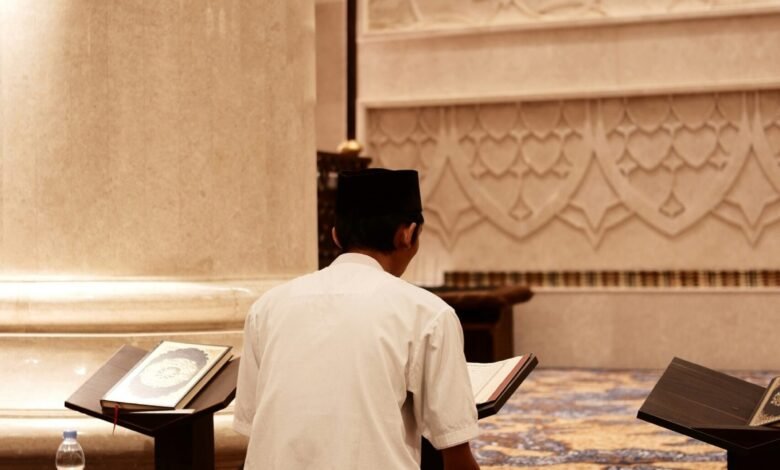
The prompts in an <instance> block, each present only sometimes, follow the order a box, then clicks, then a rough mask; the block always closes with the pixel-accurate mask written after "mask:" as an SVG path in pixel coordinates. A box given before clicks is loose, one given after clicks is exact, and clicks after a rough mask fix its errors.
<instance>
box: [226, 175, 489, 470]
mask: <svg viewBox="0 0 780 470" xmlns="http://www.w3.org/2000/svg"><path fill="white" fill-rule="evenodd" d="M422 224H423V217H422V205H421V202H420V188H419V182H418V177H417V172H416V171H413V170H398V171H391V170H385V169H370V170H366V171H362V172H354V173H343V174H342V175H341V176H340V177H339V186H338V192H337V198H336V226H335V227H334V229H333V231H332V236H333V239H334V241H335V242H336V244H337V245H338V246H339V247H340V248H341V249H342V250H343V251H344V254H342V255H341V256H339V257H338V258H337V259H336V260H335V261H334V262H333V263H332V264H331V265H330V266H328V267H327V268H325V269H322V270H320V271H318V272H315V273H312V274H308V275H305V276H302V277H299V278H297V279H294V280H292V281H290V282H288V283H285V284H283V285H280V286H278V287H276V288H274V289H272V290H270V291H269V292H267V293H266V294H265V295H263V296H262V297H261V298H260V299H259V300H258V301H257V302H255V304H254V305H253V306H252V308H251V310H250V312H249V315H248V316H247V319H246V324H245V330H244V353H243V356H242V358H241V366H240V368H239V376H238V391H237V394H236V404H235V419H234V423H233V426H234V428H235V429H236V430H237V431H238V432H240V433H242V434H246V435H248V436H249V438H250V439H249V448H248V451H247V459H246V463H245V467H246V468H247V469H250V470H254V469H263V470H267V469H280V470H303V469H317V470H320V469H339V470H346V469H360V470H364V469H393V470H396V469H414V468H418V469H419V467H420V438H421V436H424V437H426V438H427V439H428V440H429V441H430V442H431V443H432V444H433V446H434V447H436V448H437V449H442V456H443V461H444V466H445V468H446V469H447V470H455V469H469V470H472V469H478V468H479V467H478V466H477V464H476V462H475V460H474V457H473V456H472V454H471V449H470V448H469V443H468V441H469V440H470V439H473V438H474V437H476V436H477V434H478V428H477V414H476V407H475V404H474V398H473V395H472V391H471V385H470V383H469V378H468V372H467V369H466V361H465V358H464V355H463V332H462V330H461V327H460V323H459V321H458V318H457V317H456V315H455V312H454V311H453V310H452V308H451V307H449V306H448V305H447V304H446V303H445V302H443V301H442V300H441V299H440V298H439V297H437V296H435V295H433V294H431V293H430V292H427V291H425V290H423V289H420V288H418V287H416V286H413V285H412V284H409V283H407V282H405V281H403V280H402V279H400V278H399V276H401V275H402V274H403V272H404V271H405V270H406V267H407V266H408V265H409V262H410V261H411V260H412V258H413V257H414V255H415V254H416V253H417V249H418V247H419V241H418V240H419V235H420V232H421V230H422Z"/></svg>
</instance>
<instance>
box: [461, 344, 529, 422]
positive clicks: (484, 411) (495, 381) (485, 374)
mask: <svg viewBox="0 0 780 470" xmlns="http://www.w3.org/2000/svg"><path fill="white" fill-rule="evenodd" d="M536 364H538V360H537V359H536V357H535V356H534V355H533V354H525V355H522V356H516V357H512V358H509V359H506V360H503V361H498V362H491V363H478V362H469V363H468V371H469V379H470V380H471V390H472V392H473V393H474V401H475V402H476V404H477V410H478V411H479V415H480V418H482V417H485V416H490V415H491V414H495V413H496V412H497V411H498V410H499V409H500V408H501V407H502V406H503V405H504V403H505V402H506V401H507V400H508V399H509V397H511V396H512V394H513V393H514V392H515V390H517V387H519V386H520V384H521V383H522V382H523V380H525V378H526V377H527V376H528V374H530V373H531V371H532V370H533V369H534V367H536Z"/></svg>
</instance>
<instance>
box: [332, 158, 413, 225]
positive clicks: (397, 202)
mask: <svg viewBox="0 0 780 470" xmlns="http://www.w3.org/2000/svg"><path fill="white" fill-rule="evenodd" d="M338 181H339V183H338V191H337V193H336V214H337V215H346V216H353V217H372V216H381V215H389V214H406V213H414V212H421V211H422V202H421V200H420V182H419V178H418V177H417V171H415V170H387V169H385V168H369V169H367V170H362V171H345V172H342V173H340V174H339V180H338Z"/></svg>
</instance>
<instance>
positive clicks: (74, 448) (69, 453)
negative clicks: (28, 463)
mask: <svg viewBox="0 0 780 470" xmlns="http://www.w3.org/2000/svg"><path fill="white" fill-rule="evenodd" d="M76 434H77V432H76V431H75V430H72V429H69V430H67V431H65V432H63V433H62V437H63V439H62V444H60V447H59V448H58V449H57V457H56V459H55V460H54V464H55V465H57V470H82V469H83V468H84V451H83V450H82V449H81V444H79V441H77V440H76Z"/></svg>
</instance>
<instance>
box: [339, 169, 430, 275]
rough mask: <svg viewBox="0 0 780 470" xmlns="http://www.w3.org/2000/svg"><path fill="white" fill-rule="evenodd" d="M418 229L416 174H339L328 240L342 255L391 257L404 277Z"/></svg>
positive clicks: (419, 209) (378, 171)
mask: <svg viewBox="0 0 780 470" xmlns="http://www.w3.org/2000/svg"><path fill="white" fill-rule="evenodd" d="M422 224H423V216H422V202H421V200H420V184H419V179H418V176H417V172H416V171H414V170H387V169H383V168H371V169H368V170H364V171H359V172H344V173H341V174H340V175H339V185H338V192H337V196H336V226H335V227H334V229H333V238H334V241H335V242H336V244H338V245H339V247H341V249H342V250H344V251H357V252H370V253H375V254H381V255H383V256H390V257H393V259H394V260H395V261H397V262H398V263H399V264H401V265H403V266H402V267H403V269H401V273H403V270H405V269H406V265H408V263H409V261H411V259H412V257H414V255H415V254H416V253H417V248H418V242H417V240H418V236H419V233H420V230H421V228H422ZM401 273H394V274H398V275H400V274H401Z"/></svg>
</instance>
